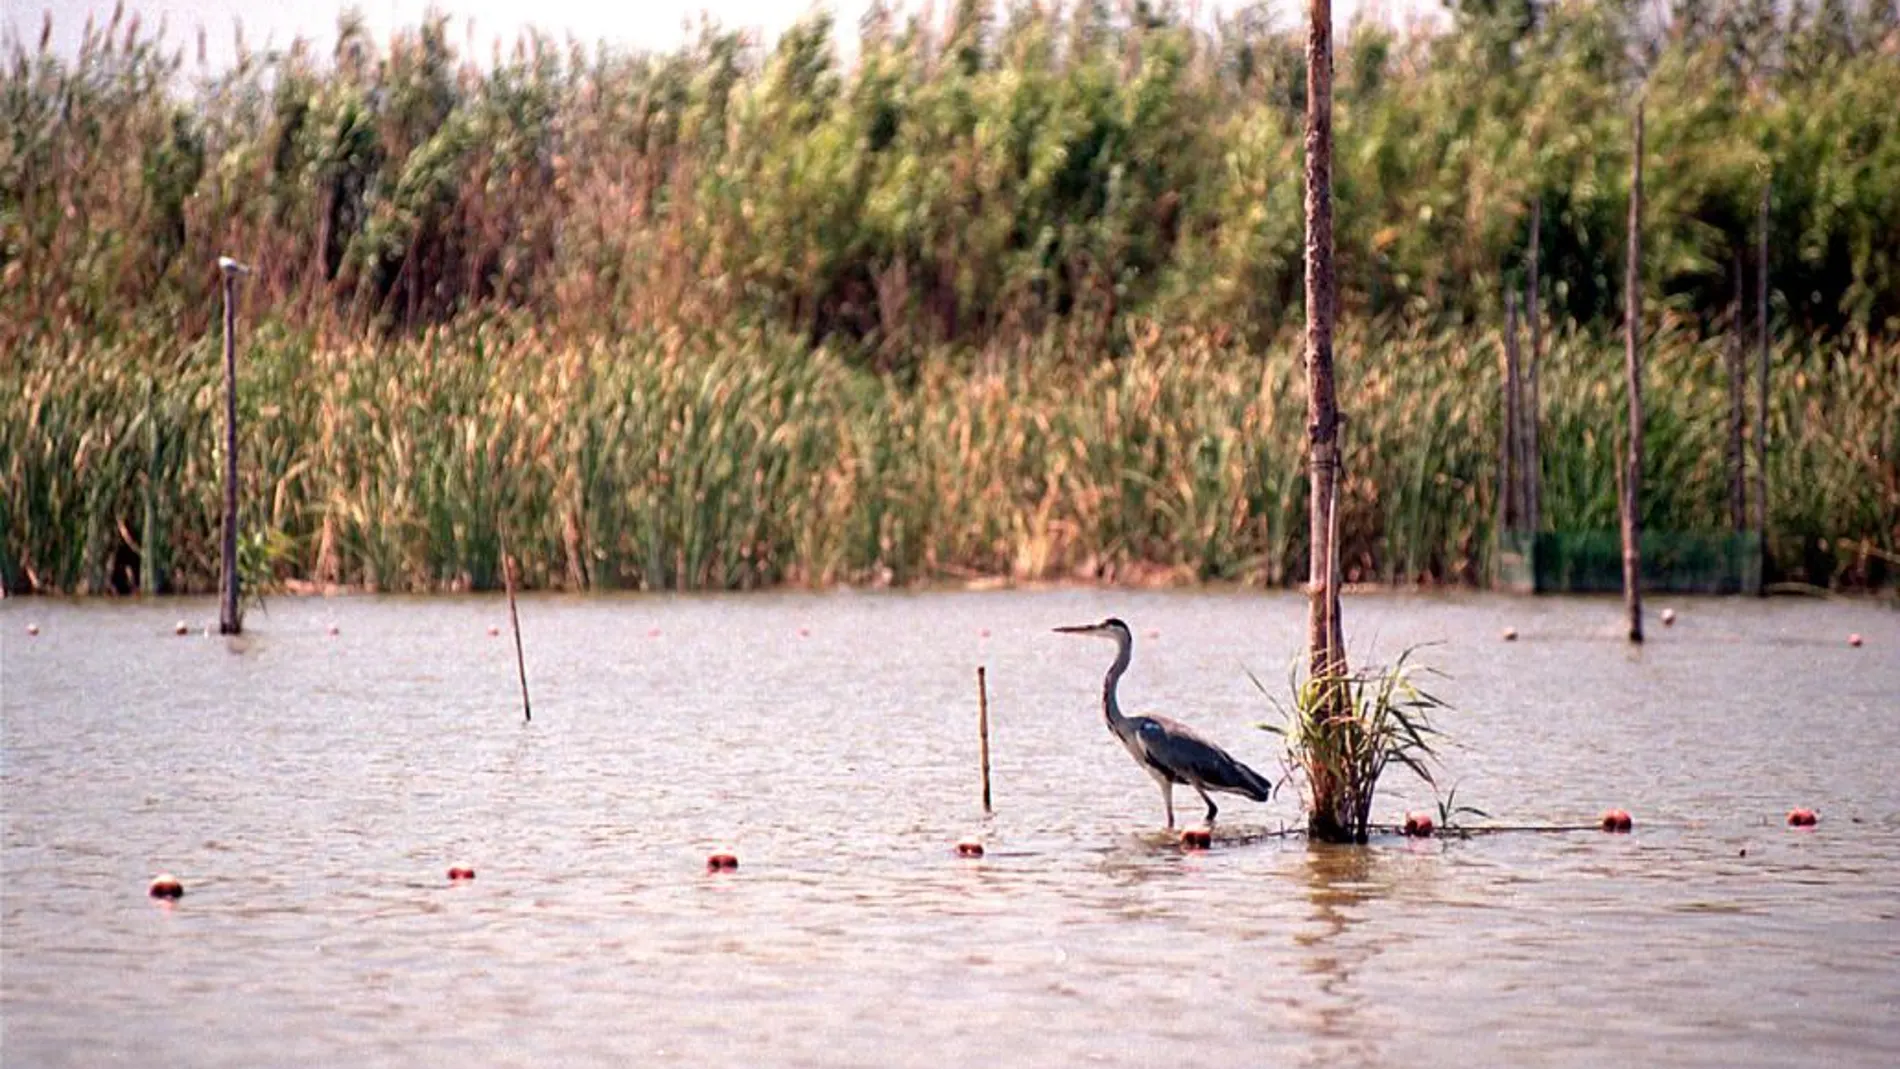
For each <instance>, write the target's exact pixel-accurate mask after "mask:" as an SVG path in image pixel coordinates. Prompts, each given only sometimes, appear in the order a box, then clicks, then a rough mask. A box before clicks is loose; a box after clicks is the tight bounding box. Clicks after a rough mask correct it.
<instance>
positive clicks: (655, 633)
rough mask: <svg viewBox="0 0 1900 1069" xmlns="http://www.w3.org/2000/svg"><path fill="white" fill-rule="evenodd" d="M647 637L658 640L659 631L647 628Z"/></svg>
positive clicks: (654, 628)
mask: <svg viewBox="0 0 1900 1069" xmlns="http://www.w3.org/2000/svg"><path fill="white" fill-rule="evenodd" d="M647 637H648V638H659V637H660V629H659V628H657V627H649V628H647Z"/></svg>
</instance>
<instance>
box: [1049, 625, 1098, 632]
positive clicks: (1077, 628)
mask: <svg viewBox="0 0 1900 1069" xmlns="http://www.w3.org/2000/svg"><path fill="white" fill-rule="evenodd" d="M1101 629H1102V625H1101V624H1076V625H1074V626H1072V627H1058V628H1055V629H1054V630H1057V631H1060V632H1062V633H1063V634H1065V635H1092V634H1094V633H1095V632H1097V631H1100V630H1101Z"/></svg>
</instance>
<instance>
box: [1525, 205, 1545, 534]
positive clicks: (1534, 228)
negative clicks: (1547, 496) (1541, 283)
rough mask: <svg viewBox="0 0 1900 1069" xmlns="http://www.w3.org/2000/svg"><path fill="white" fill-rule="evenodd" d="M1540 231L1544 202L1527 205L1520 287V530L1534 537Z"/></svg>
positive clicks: (1539, 508)
mask: <svg viewBox="0 0 1900 1069" xmlns="http://www.w3.org/2000/svg"><path fill="white" fill-rule="evenodd" d="M1543 229H1544V199H1543V198H1542V197H1539V198H1537V200H1536V202H1535V203H1533V204H1532V205H1531V256H1530V278H1529V279H1528V280H1526V282H1525V285H1524V318H1525V319H1527V320H1529V322H1530V328H1531V349H1530V353H1529V354H1528V357H1527V359H1526V361H1525V365H1524V387H1525V392H1524V400H1523V407H1524V462H1525V467H1524V478H1525V491H1524V496H1525V504H1526V509H1525V511H1526V515H1525V517H1524V526H1525V528H1526V529H1528V530H1529V531H1530V532H1531V534H1533V535H1535V534H1536V533H1537V532H1538V530H1539V529H1541V528H1542V526H1543V523H1544V454H1543V448H1542V444H1541V440H1540V439H1541V430H1540V427H1539V425H1540V424H1541V423H1542V422H1543V418H1544V409H1543V403H1542V397H1541V395H1540V393H1539V389H1538V369H1539V367H1540V365H1542V364H1543V362H1544V330H1543V321H1542V320H1541V319H1540V318H1539V313H1538V299H1537V279H1538V275H1537V269H1538V263H1537V260H1538V246H1539V238H1540V236H1541V234H1542V231H1543Z"/></svg>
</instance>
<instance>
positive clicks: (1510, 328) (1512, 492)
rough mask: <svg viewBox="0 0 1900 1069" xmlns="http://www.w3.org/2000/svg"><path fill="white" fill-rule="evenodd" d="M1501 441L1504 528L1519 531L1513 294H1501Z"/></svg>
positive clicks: (1520, 376) (1520, 463)
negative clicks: (1502, 380)
mask: <svg viewBox="0 0 1900 1069" xmlns="http://www.w3.org/2000/svg"><path fill="white" fill-rule="evenodd" d="M1504 440H1505V443H1506V444H1505V454H1506V455H1507V456H1508V457H1509V463H1508V464H1507V465H1506V476H1507V477H1506V479H1505V483H1504V488H1505V489H1504V492H1505V494H1506V501H1505V515H1506V517H1507V529H1508V530H1512V531H1521V530H1523V529H1524V525H1525V524H1524V521H1525V518H1526V516H1527V512H1526V510H1525V503H1526V498H1525V492H1524V489H1525V485H1526V483H1527V481H1528V480H1527V479H1526V478H1525V475H1524V453H1525V449H1524V373H1523V359H1522V357H1521V356H1520V355H1519V353H1518V349H1517V294H1516V293H1515V292H1514V291H1512V290H1510V289H1506V290H1505V291H1504Z"/></svg>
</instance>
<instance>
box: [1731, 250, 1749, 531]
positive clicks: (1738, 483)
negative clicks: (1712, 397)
mask: <svg viewBox="0 0 1900 1069" xmlns="http://www.w3.org/2000/svg"><path fill="white" fill-rule="evenodd" d="M1742 330H1743V327H1742V257H1741V254H1740V253H1737V254H1736V256H1735V300H1734V302H1733V303H1731V304H1730V305H1729V315H1728V354H1727V355H1728V519H1729V528H1730V529H1731V530H1733V531H1734V532H1735V533H1736V534H1741V533H1742V532H1744V531H1746V530H1748V475H1747V472H1746V471H1745V470H1744V469H1745V468H1746V466H1747V461H1746V457H1747V454H1746V452H1745V450H1744V448H1743V445H1742V428H1743V426H1744V425H1746V424H1747V422H1748V404H1747V401H1746V397H1747V394H1748V391H1747V389H1746V387H1745V385H1744V383H1745V381H1746V379H1747V376H1746V375H1745V374H1744V373H1743V370H1742V359H1743V358H1742V351H1743V346H1744V344H1745V343H1744V341H1743V339H1742Z"/></svg>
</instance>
